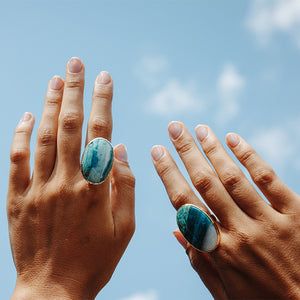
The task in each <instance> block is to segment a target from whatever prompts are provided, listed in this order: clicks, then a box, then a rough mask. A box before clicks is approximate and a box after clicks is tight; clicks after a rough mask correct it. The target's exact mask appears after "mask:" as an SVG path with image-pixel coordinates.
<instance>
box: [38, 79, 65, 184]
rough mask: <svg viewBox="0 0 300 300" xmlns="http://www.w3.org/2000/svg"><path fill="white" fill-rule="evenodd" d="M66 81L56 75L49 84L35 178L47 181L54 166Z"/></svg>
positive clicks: (41, 126)
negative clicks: (59, 117) (59, 118)
mask: <svg viewBox="0 0 300 300" xmlns="http://www.w3.org/2000/svg"><path fill="white" fill-rule="evenodd" d="M63 86H64V81H63V79H62V78H60V77H59V76H54V77H53V78H52V79H51V81H50V83H49V86H48V91H47V94H46V98H45V104H44V111H43V115H42V119H41V122H40V126H39V129H38V133H37V136H38V137H37V143H36V148H35V154H34V180H43V181H46V180H47V179H48V178H49V177H50V175H51V173H52V171H53V168H54V165H55V158H56V139H57V127H58V116H59V112H60V107H61V101H62V94H63Z"/></svg>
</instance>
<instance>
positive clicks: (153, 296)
mask: <svg viewBox="0 0 300 300" xmlns="http://www.w3.org/2000/svg"><path fill="white" fill-rule="evenodd" d="M119 300H158V294H157V292H155V291H149V292H144V293H136V294H134V295H132V296H129V297H126V298H122V299H119Z"/></svg>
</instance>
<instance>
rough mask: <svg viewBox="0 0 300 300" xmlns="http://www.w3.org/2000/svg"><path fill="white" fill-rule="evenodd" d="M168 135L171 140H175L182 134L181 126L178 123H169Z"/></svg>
mask: <svg viewBox="0 0 300 300" xmlns="http://www.w3.org/2000/svg"><path fill="white" fill-rule="evenodd" d="M168 129H169V134H170V136H171V138H172V139H173V140H176V139H177V138H178V137H179V136H180V135H181V133H182V130H183V129H182V126H181V124H180V123H179V122H171V123H170V124H169V126H168Z"/></svg>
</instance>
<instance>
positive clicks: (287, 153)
mask: <svg viewBox="0 0 300 300" xmlns="http://www.w3.org/2000/svg"><path fill="white" fill-rule="evenodd" d="M289 139H290V137H289V136H288V135H287V134H286V130H285V129H284V128H277V127H273V128H269V129H265V130H261V131H260V132H259V133H258V134H257V135H256V136H254V137H253V138H252V146H253V147H254V148H255V149H256V151H257V152H258V153H259V154H260V155H261V156H262V157H264V158H265V159H266V160H267V161H268V162H269V163H270V164H271V165H272V167H274V168H275V169H281V168H283V167H284V166H285V165H286V164H288V163H289V159H290V158H291V157H292V155H293V154H295V152H296V149H297V145H295V144H293V143H291V141H290V140H289Z"/></svg>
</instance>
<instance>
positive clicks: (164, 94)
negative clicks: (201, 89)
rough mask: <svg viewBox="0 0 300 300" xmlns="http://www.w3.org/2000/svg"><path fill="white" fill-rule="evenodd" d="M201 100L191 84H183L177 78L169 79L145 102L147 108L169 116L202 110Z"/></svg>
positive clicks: (202, 103)
mask: <svg viewBox="0 0 300 300" xmlns="http://www.w3.org/2000/svg"><path fill="white" fill-rule="evenodd" d="M203 107H204V102H203V100H202V99H201V98H200V97H199V96H198V95H197V92H196V88H195V87H194V85H193V84H183V83H181V82H180V81H178V80H177V79H169V80H168V81H167V82H166V84H165V85H164V86H163V87H162V88H161V89H160V90H158V91H157V92H155V93H154V94H153V95H152V97H151V99H150V100H149V102H148V104H147V110H149V111H151V112H153V113H155V114H157V115H160V116H169V115H176V114H179V113H186V112H192V111H198V112H199V111H202V110H203Z"/></svg>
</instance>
